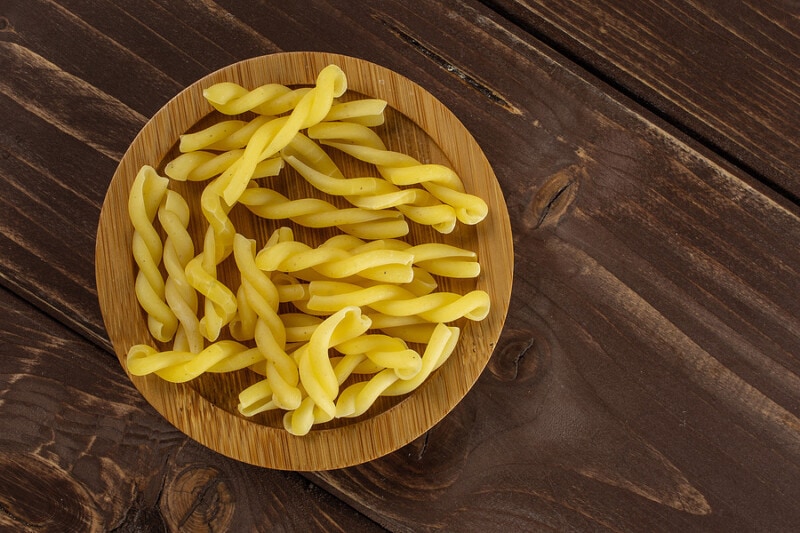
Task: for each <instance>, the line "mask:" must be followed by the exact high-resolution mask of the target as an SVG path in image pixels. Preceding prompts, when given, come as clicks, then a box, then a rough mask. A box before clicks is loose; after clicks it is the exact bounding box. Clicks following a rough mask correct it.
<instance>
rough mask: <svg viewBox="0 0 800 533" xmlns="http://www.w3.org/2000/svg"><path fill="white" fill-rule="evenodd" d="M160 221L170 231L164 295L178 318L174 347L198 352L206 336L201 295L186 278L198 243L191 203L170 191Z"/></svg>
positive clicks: (166, 247) (166, 253)
mask: <svg viewBox="0 0 800 533" xmlns="http://www.w3.org/2000/svg"><path fill="white" fill-rule="evenodd" d="M158 220H159V222H161V227H162V228H164V231H165V232H166V234H167V238H166V240H165V241H164V253H163V261H164V268H165V269H166V271H167V274H168V277H167V280H166V282H165V284H164V295H165V297H166V301H167V303H168V304H169V306H170V308H171V309H172V311H173V313H174V314H175V317H176V318H177V319H178V328H177V331H176V332H175V342H174V344H173V349H174V350H179V351H187V350H188V351H190V352H192V353H197V352H199V351H200V350H202V349H203V335H202V334H201V332H200V321H199V320H198V318H197V294H196V292H195V290H194V289H193V288H192V286H191V285H190V284H189V280H188V279H187V278H186V265H187V263H188V262H189V261H190V260H191V259H192V258H193V257H194V243H193V242H192V238H191V236H190V235H189V232H188V231H187V226H188V225H189V205H188V204H187V203H186V200H184V199H183V197H182V196H181V195H180V194H178V193H177V192H175V191H172V190H167V193H166V198H165V199H164V201H163V202H162V204H161V207H160V208H159V210H158Z"/></svg>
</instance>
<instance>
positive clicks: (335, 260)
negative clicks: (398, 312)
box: [256, 233, 414, 283]
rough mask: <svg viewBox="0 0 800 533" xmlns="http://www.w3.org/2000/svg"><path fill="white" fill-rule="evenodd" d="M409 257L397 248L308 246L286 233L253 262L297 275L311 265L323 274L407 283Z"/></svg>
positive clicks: (335, 276) (409, 273)
mask: <svg viewBox="0 0 800 533" xmlns="http://www.w3.org/2000/svg"><path fill="white" fill-rule="evenodd" d="M284 235H287V234H286V233H284ZM334 239H335V238H334ZM412 260H413V256H412V255H411V254H409V253H407V252H403V251H399V250H368V251H364V252H361V253H352V251H348V250H346V249H344V248H339V247H336V246H335V245H331V244H330V241H329V242H326V243H325V244H323V245H321V246H319V247H317V248H312V247H311V246H308V245H307V244H304V243H302V242H298V241H295V240H294V239H293V237H292V236H291V235H290V234H289V235H288V236H287V237H284V238H283V239H282V240H281V241H280V242H277V239H275V240H272V242H270V243H268V244H267V246H265V247H264V249H263V250H261V251H260V252H259V253H258V257H257V258H256V264H257V265H258V267H259V268H260V269H262V270H265V271H269V272H273V271H281V272H287V273H294V274H295V275H297V276H298V277H301V278H304V277H306V276H304V274H303V272H305V271H307V270H309V269H313V270H314V271H316V272H317V273H319V274H321V275H322V276H324V277H327V278H334V279H337V278H338V279H341V278H350V277H353V276H359V277H362V278H366V279H370V280H378V281H384V282H393V283H408V282H410V281H412V280H413V277H414V272H413V270H412V268H411V262H412Z"/></svg>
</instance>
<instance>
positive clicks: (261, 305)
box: [233, 234, 301, 410]
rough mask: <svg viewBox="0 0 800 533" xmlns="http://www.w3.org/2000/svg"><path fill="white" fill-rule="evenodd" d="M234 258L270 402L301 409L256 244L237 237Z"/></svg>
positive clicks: (275, 300) (272, 294) (273, 295)
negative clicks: (264, 364)
mask: <svg viewBox="0 0 800 533" xmlns="http://www.w3.org/2000/svg"><path fill="white" fill-rule="evenodd" d="M233 252H234V258H235V260H236V265H237V266H238V267H239V271H240V272H241V275H242V287H244V293H245V297H246V299H247V301H248V303H249V305H250V307H252V308H253V309H254V310H255V312H256V316H257V319H256V323H255V332H254V334H255V341H256V346H258V349H259V350H260V351H261V354H262V355H263V356H264V359H266V361H267V367H266V375H267V379H268V380H269V382H270V388H271V389H272V393H273V401H274V403H275V405H276V406H277V407H280V408H282V409H288V410H291V409H296V408H297V407H299V406H300V401H301V393H300V389H298V388H297V383H298V380H299V375H298V370H297V363H295V361H294V359H292V358H291V357H289V356H288V355H287V354H286V352H285V348H286V329H285V327H284V325H283V321H282V320H281V319H280V317H279V316H278V305H279V303H280V298H279V296H278V290H277V288H276V287H275V285H274V284H273V283H272V280H271V279H270V277H269V276H268V275H267V274H265V273H264V272H263V271H261V270H259V269H258V267H257V266H256V262H255V241H253V240H251V239H248V238H246V237H244V236H243V235H241V234H236V237H235V239H234V248H233Z"/></svg>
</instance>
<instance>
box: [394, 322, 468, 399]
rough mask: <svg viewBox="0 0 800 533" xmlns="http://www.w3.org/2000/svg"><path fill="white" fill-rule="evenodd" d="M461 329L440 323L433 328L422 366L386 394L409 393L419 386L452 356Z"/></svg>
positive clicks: (395, 384) (396, 383)
mask: <svg viewBox="0 0 800 533" xmlns="http://www.w3.org/2000/svg"><path fill="white" fill-rule="evenodd" d="M460 334H461V330H460V329H459V328H457V327H453V326H447V325H445V324H442V323H439V324H437V325H436V327H435V329H434V330H433V334H432V336H431V339H430V342H429V343H428V345H427V346H426V347H425V352H424V353H423V354H422V367H421V368H420V371H419V372H418V373H417V374H416V375H415V376H414V377H412V378H411V379H405V380H399V381H396V382H394V383H392V384H391V385H389V386H388V387H387V388H386V389H384V390H383V392H382V394H383V395H384V396H400V395H402V394H408V393H409V392H411V391H413V390H415V389H416V388H417V387H419V386H420V385H421V384H422V382H423V381H425V380H426V379H427V378H428V376H430V375H431V373H432V372H433V371H434V370H436V369H437V368H439V367H440V366H442V365H443V364H444V363H445V361H447V359H448V358H449V357H450V355H451V354H452V353H453V351H454V350H455V348H456V344H457V343H458V337H459V335H460Z"/></svg>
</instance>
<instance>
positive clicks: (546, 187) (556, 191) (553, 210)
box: [523, 165, 586, 229]
mask: <svg viewBox="0 0 800 533" xmlns="http://www.w3.org/2000/svg"><path fill="white" fill-rule="evenodd" d="M585 177H586V171H585V170H584V169H583V167H580V166H577V165H572V166H569V167H567V168H565V169H562V170H560V171H558V172H556V173H555V174H553V175H552V176H550V177H549V178H547V180H546V181H545V182H544V184H543V185H542V186H541V187H539V190H538V191H536V194H534V195H533V199H532V200H531V203H530V204H529V205H528V209H527V210H526V211H525V214H524V216H523V222H524V224H525V226H526V227H527V228H529V229H536V228H539V227H542V226H549V225H554V224H556V223H557V222H558V220H559V219H560V218H561V217H562V216H563V215H564V214H565V213H566V212H567V208H568V207H569V206H570V204H572V202H573V201H574V200H575V197H576V195H577V193H578V182H579V181H580V180H581V179H585Z"/></svg>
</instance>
